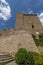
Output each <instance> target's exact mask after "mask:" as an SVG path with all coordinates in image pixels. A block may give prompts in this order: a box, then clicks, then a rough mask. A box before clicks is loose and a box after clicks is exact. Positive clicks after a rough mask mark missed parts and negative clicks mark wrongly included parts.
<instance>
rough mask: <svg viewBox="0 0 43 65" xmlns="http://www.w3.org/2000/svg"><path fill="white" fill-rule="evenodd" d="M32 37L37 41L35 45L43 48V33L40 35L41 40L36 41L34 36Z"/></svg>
mask: <svg viewBox="0 0 43 65" xmlns="http://www.w3.org/2000/svg"><path fill="white" fill-rule="evenodd" d="M32 36H33V39H34V41H35V43H36V45H37V46H43V33H41V34H40V35H39V40H38V39H35V36H34V35H32Z"/></svg>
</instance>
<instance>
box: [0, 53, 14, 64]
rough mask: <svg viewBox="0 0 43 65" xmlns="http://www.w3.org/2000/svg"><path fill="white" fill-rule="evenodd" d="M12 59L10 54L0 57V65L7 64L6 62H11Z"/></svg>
mask: <svg viewBox="0 0 43 65" xmlns="http://www.w3.org/2000/svg"><path fill="white" fill-rule="evenodd" d="M12 60H13V59H12V57H11V55H10V54H7V55H4V54H2V55H0V64H3V63H7V62H11V61H12Z"/></svg>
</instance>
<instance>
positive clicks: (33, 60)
mask: <svg viewBox="0 0 43 65" xmlns="http://www.w3.org/2000/svg"><path fill="white" fill-rule="evenodd" d="M15 61H16V63H17V64H23V65H27V64H28V65H43V53H40V54H39V53H36V52H32V51H27V50H26V49H24V48H20V49H19V50H18V51H17V53H16V54H15Z"/></svg>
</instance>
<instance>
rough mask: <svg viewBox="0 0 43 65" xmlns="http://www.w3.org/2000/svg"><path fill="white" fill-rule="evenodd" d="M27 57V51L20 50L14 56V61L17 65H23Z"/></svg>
mask: <svg viewBox="0 0 43 65" xmlns="http://www.w3.org/2000/svg"><path fill="white" fill-rule="evenodd" d="M26 56H27V50H26V49H24V48H20V49H19V50H18V51H17V53H16V54H15V61H16V63H17V64H25V62H26Z"/></svg>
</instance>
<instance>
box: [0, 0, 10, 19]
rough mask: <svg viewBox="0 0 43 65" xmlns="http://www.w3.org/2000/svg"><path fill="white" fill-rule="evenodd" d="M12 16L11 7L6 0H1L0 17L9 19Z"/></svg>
mask: <svg viewBox="0 0 43 65" xmlns="http://www.w3.org/2000/svg"><path fill="white" fill-rule="evenodd" d="M10 17H11V8H10V6H9V4H8V3H7V2H6V0H0V19H3V20H8V19H10Z"/></svg>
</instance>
